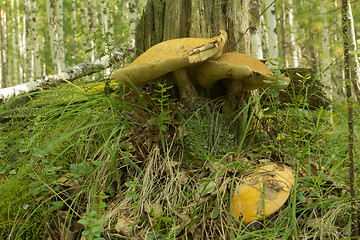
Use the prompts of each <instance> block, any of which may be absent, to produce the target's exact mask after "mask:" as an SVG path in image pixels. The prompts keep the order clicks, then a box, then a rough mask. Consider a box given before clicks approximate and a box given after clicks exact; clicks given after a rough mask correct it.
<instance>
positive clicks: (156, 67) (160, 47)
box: [112, 30, 227, 101]
mask: <svg viewBox="0 0 360 240" xmlns="http://www.w3.org/2000/svg"><path fill="white" fill-rule="evenodd" d="M226 41H227V34H226V32H225V31H222V30H220V35H219V36H217V37H214V38H180V39H172V40H168V41H165V42H161V43H159V44H157V45H154V46H153V47H151V48H149V49H148V50H147V51H145V52H144V53H143V54H141V55H140V56H139V57H138V58H137V59H135V60H134V61H133V62H132V63H131V64H129V65H128V66H127V67H125V68H121V69H118V70H116V71H115V72H114V73H113V75H112V76H113V77H114V78H115V79H116V80H117V81H118V82H120V83H123V84H127V83H129V82H132V83H133V84H134V85H136V86H143V85H145V84H147V83H150V82H152V81H154V80H156V79H158V78H159V77H161V76H163V75H165V74H167V73H170V72H172V73H173V76H174V79H175V83H176V84H177V86H178V88H179V91H180V97H181V98H182V99H187V100H188V101H192V100H194V99H193V98H195V97H196V96H197V92H196V90H195V88H194V86H193V85H192V83H191V81H190V79H189V77H188V76H187V73H186V69H185V68H186V67H188V66H190V65H194V64H196V63H199V62H203V61H205V60H207V59H216V58H218V57H219V56H220V55H221V54H222V50H223V47H224V45H225V43H226Z"/></svg>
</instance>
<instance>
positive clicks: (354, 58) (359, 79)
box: [347, 1, 360, 102]
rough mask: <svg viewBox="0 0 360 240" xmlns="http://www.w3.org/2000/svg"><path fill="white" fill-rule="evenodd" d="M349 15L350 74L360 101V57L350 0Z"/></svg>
mask: <svg viewBox="0 0 360 240" xmlns="http://www.w3.org/2000/svg"><path fill="white" fill-rule="evenodd" d="M347 16H348V18H349V21H348V22H349V23H350V25H349V33H348V34H349V51H350V53H353V54H350V66H349V67H350V76H351V82H352V85H353V89H354V92H355V96H356V98H357V100H358V102H360V87H359V85H360V72H359V70H360V69H359V67H360V66H359V59H358V53H357V51H358V49H357V46H356V35H355V28H354V18H353V15H352V10H351V4H350V1H348V13H347Z"/></svg>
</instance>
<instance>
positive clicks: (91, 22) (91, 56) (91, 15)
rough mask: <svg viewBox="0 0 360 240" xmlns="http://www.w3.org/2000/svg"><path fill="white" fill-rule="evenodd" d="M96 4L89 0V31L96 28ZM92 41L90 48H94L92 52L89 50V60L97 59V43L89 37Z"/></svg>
mask: <svg viewBox="0 0 360 240" xmlns="http://www.w3.org/2000/svg"><path fill="white" fill-rule="evenodd" d="M93 9H94V6H93V1H92V0H87V15H88V24H89V32H90V31H91V30H92V29H94V26H95V19H94V11H93ZM88 41H89V42H90V49H92V50H91V51H90V52H88V55H89V60H90V61H91V62H93V61H94V60H95V53H94V49H93V48H94V46H95V43H94V41H93V40H92V39H88Z"/></svg>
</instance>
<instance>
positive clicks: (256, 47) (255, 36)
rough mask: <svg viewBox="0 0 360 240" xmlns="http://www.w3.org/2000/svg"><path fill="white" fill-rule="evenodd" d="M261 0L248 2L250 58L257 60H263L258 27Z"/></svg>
mask: <svg viewBox="0 0 360 240" xmlns="http://www.w3.org/2000/svg"><path fill="white" fill-rule="evenodd" d="M261 3H262V1H261V0H253V1H251V2H250V11H249V12H250V15H251V16H250V17H251V18H250V35H251V56H253V57H254V58H257V59H263V58H264V57H263V51H262V50H263V48H262V42H261V38H262V36H261V27H260V6H261Z"/></svg>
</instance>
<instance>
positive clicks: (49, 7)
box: [46, 0, 58, 72]
mask: <svg viewBox="0 0 360 240" xmlns="http://www.w3.org/2000/svg"><path fill="white" fill-rule="evenodd" d="M54 9H55V3H54V1H53V0H46V13H47V20H48V27H49V37H50V39H49V40H50V51H51V60H52V63H53V66H52V67H53V68H54V71H55V72H57V71H58V69H57V66H56V64H57V62H58V57H57V56H58V51H57V37H56V32H55V12H54Z"/></svg>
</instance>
